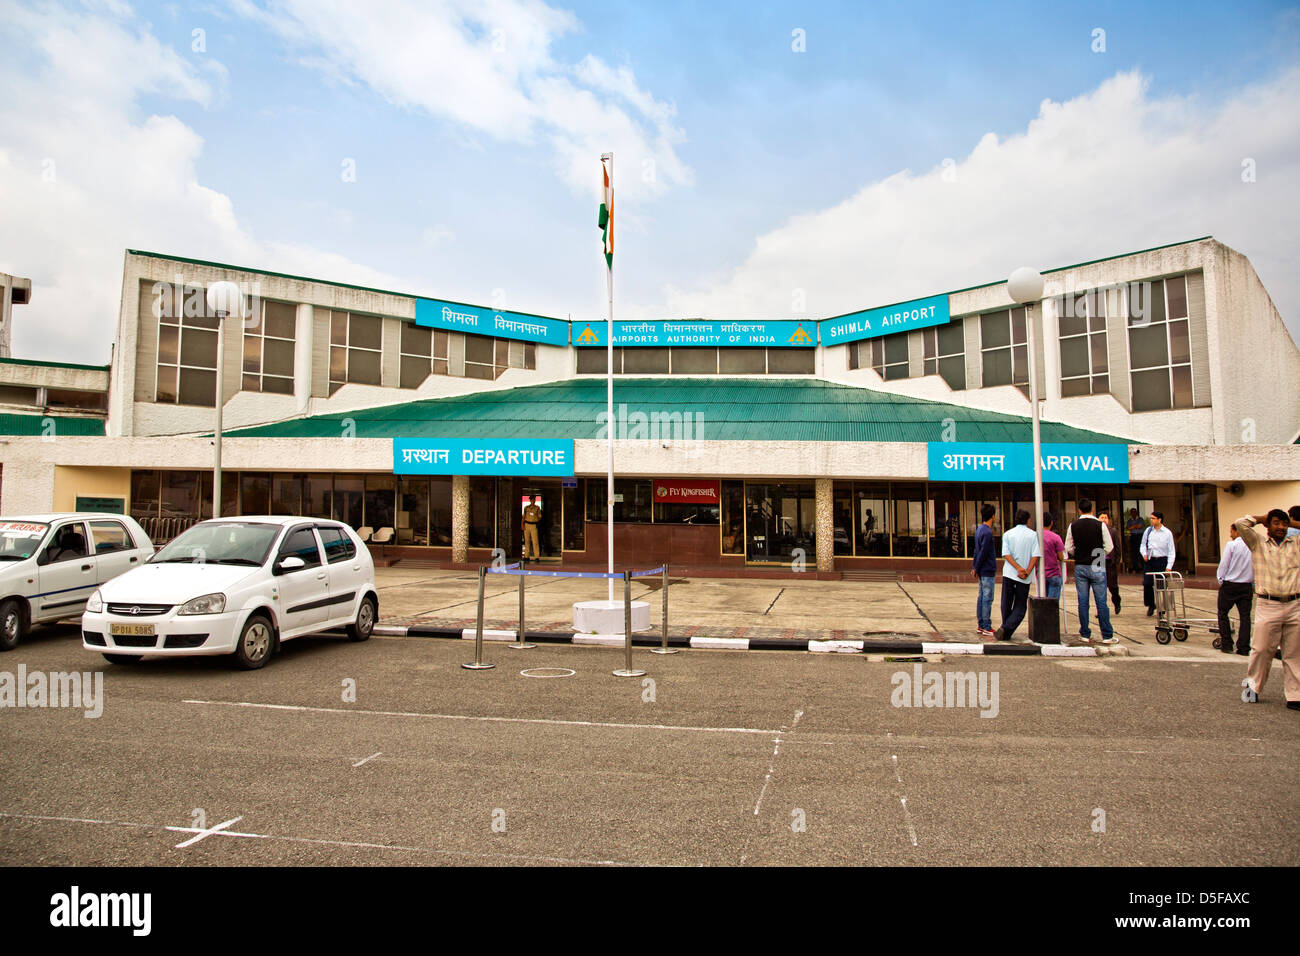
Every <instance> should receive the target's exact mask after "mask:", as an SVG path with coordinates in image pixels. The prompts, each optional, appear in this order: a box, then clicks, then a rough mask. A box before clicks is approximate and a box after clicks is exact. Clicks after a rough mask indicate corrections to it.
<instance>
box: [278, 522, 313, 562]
mask: <svg viewBox="0 0 1300 956" xmlns="http://www.w3.org/2000/svg"><path fill="white" fill-rule="evenodd" d="M290 555H292V556H293V557H296V558H302V560H303V562H304V563H306V565H307V567H309V568H314V567H316V566H317V565H319V564H320V552H319V551H318V550H317V548H316V535H314V534H312V530H311V528H310V527H305V528H298V529H297V530H296V531H291V532H289V536H288V537H287V538H285V539H284V544H282V545H280V557H281V558H282V559H283V558H287V557H289V556H290Z"/></svg>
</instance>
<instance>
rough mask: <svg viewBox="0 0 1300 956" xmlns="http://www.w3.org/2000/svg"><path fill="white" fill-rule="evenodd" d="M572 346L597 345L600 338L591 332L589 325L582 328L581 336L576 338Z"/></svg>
mask: <svg viewBox="0 0 1300 956" xmlns="http://www.w3.org/2000/svg"><path fill="white" fill-rule="evenodd" d="M574 344H575V345H599V344H600V337H599V336H597V335H596V333H595V332H593V331H591V326H590V325H587V326H585V327H584V328H583V330H582V334H581V335H579V336H578V338H577V339H576V340H575V342H574Z"/></svg>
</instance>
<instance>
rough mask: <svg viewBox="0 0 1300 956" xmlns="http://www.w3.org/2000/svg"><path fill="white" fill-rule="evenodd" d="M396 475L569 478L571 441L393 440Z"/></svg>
mask: <svg viewBox="0 0 1300 956" xmlns="http://www.w3.org/2000/svg"><path fill="white" fill-rule="evenodd" d="M393 473H394V474H397V475H504V476H518V477H560V478H571V477H572V476H573V439H572V438H563V439H541V438H516V439H510V438H501V439H487V438H394V439H393Z"/></svg>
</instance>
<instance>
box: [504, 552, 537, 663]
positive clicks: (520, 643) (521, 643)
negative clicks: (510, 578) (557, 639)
mask: <svg viewBox="0 0 1300 956" xmlns="http://www.w3.org/2000/svg"><path fill="white" fill-rule="evenodd" d="M519 570H520V571H522V570H523V568H522V567H521V568H520V569H519ZM525 577H526V575H524V574H520V575H519V633H518V634H517V635H516V636H515V642H514V643H513V644H511V645H510V646H511V647H513V648H517V649H518V650H523V651H526V650H528V649H529V648H533V647H536V646H537V645H536V644H529V643H528V641H527V639H526V638H525V635H526V634H527V633H528V632H527V631H526V630H525V628H524V579H525Z"/></svg>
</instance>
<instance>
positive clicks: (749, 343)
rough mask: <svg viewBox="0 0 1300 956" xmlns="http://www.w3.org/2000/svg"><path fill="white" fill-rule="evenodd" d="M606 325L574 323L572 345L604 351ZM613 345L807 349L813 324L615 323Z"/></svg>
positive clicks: (756, 321)
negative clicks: (602, 349)
mask: <svg viewBox="0 0 1300 956" xmlns="http://www.w3.org/2000/svg"><path fill="white" fill-rule="evenodd" d="M608 324H609V323H607V322H574V323H573V344H574V345H576V346H578V347H579V348H604V347H605V345H606V335H607V333H606V331H605V329H606V327H607V326H608ZM614 344H615V345H616V346H618V347H619V348H637V347H641V348H668V347H670V346H671V347H689V346H723V347H727V346H732V347H740V348H747V347H753V346H765V347H767V348H785V349H810V348H815V347H816V345H817V323H816V322H804V321H791V320H789V319H780V320H768V319H754V320H736V321H726V322H723V321H718V320H713V319H663V320H655V321H653V322H616V323H615V324H614Z"/></svg>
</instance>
